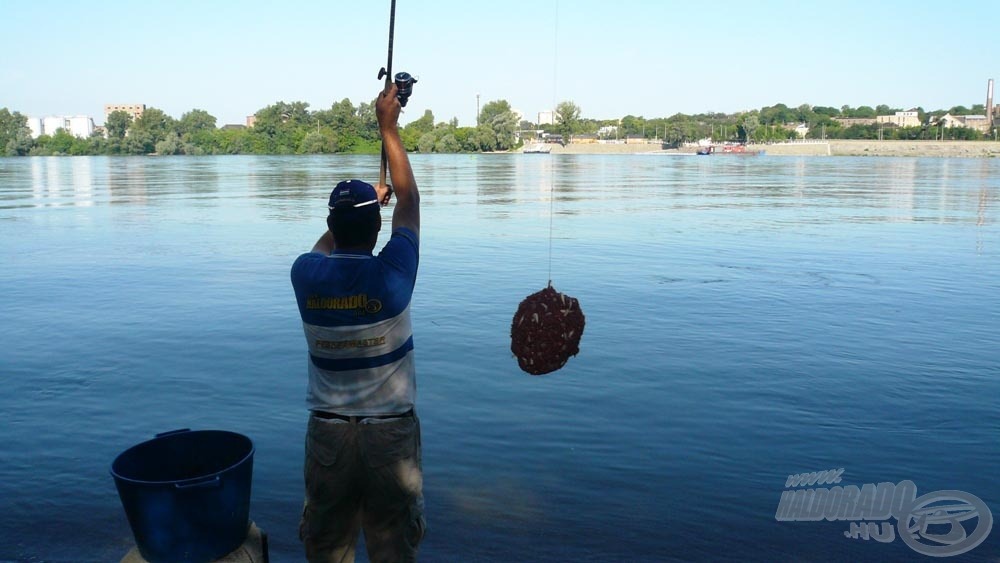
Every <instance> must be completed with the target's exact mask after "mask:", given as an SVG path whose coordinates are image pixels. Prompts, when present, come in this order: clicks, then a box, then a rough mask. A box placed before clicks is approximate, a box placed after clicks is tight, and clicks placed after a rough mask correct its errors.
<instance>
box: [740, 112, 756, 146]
mask: <svg viewBox="0 0 1000 563" xmlns="http://www.w3.org/2000/svg"><path fill="white" fill-rule="evenodd" d="M757 115H758V114H757V112H756V111H751V112H747V113H746V114H744V116H743V119H742V120H741V121H740V124H739V139H740V141H741V142H744V143H746V142H749V141H754V140H756V137H755V135H756V133H757V129H758V128H759V127H760V119H759V118H758V117H757Z"/></svg>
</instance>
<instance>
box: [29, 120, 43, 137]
mask: <svg viewBox="0 0 1000 563" xmlns="http://www.w3.org/2000/svg"><path fill="white" fill-rule="evenodd" d="M28 129H31V138H32V139H37V138H38V137H40V136H41V135H42V119H41V118H40V117H29V118H28Z"/></svg>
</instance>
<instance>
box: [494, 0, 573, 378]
mask: <svg viewBox="0 0 1000 563" xmlns="http://www.w3.org/2000/svg"><path fill="white" fill-rule="evenodd" d="M554 20H555V21H554V24H553V27H554V28H555V33H554V41H553V43H554V46H553V57H552V113H551V115H552V117H553V118H555V113H556V84H557V80H556V77H557V72H558V68H559V56H558V53H559V0H555V18H554ZM553 121H555V119H553ZM563 144H564V145H565V139H564V143H563ZM548 162H549V276H548V284H547V285H546V286H545V288H544V289H542V290H541V291H538V292H535V293H532V294H531V295H529V296H527V297H526V298H524V300H523V301H521V303H520V304H519V305H518V307H517V312H515V313H514V318H513V320H512V321H511V326H510V351H511V352H512V353H513V354H514V357H515V358H517V365H518V366H519V367H520V368H521V369H522V370H523V371H525V372H527V373H530V374H531V375H542V374H546V373H550V372H553V371H556V370H557V369H560V368H561V367H563V366H564V365H566V362H567V361H569V358H570V357H571V356H575V355H576V354H577V353H579V352H580V346H579V345H580V337H581V336H583V328H584V324H585V318H584V316H583V311H582V310H581V309H580V302H579V301H577V300H576V299H574V298H572V297H570V296H568V295H566V294H564V293H559V292H558V291H556V290H555V288H554V287H552V239H553V238H554V237H553V229H554V218H555V199H556V198H555V177H556V174H555V160H554V156H550V157H549V161H548Z"/></svg>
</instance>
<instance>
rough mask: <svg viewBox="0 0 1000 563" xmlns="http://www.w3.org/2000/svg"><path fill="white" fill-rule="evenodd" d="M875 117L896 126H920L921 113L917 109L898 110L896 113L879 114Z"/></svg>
mask: <svg viewBox="0 0 1000 563" xmlns="http://www.w3.org/2000/svg"><path fill="white" fill-rule="evenodd" d="M875 119H876V121H877V122H878V123H885V124H887V125H895V126H896V127H920V115H919V114H918V113H917V112H915V111H897V112H896V115H879V116H877V117H876V118H875Z"/></svg>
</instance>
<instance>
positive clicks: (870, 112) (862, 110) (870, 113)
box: [852, 106, 878, 119]
mask: <svg viewBox="0 0 1000 563" xmlns="http://www.w3.org/2000/svg"><path fill="white" fill-rule="evenodd" d="M877 115H878V114H876V113H875V109H874V108H872V107H871V106H861V107H859V108H858V109H856V110H854V115H853V116H852V117H860V118H865V119H874V118H875V117H876V116H877Z"/></svg>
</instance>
